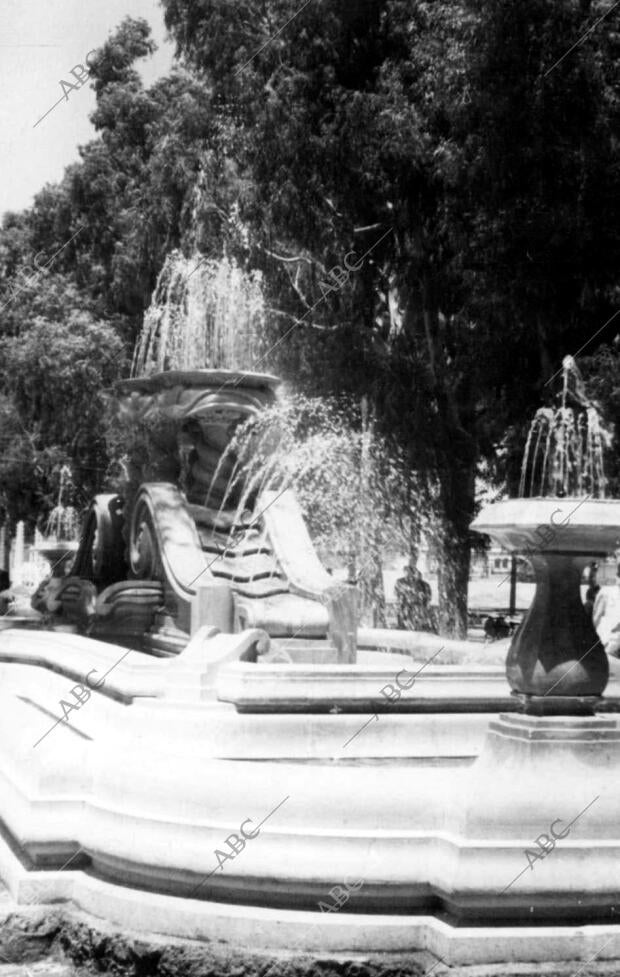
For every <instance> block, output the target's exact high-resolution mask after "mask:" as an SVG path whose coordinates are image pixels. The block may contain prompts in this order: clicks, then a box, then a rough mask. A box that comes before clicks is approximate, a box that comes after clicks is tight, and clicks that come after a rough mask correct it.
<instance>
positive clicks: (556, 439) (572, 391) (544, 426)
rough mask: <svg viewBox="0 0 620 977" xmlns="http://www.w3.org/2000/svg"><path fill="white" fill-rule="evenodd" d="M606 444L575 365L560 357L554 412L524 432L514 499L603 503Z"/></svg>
mask: <svg viewBox="0 0 620 977" xmlns="http://www.w3.org/2000/svg"><path fill="white" fill-rule="evenodd" d="M608 443H609V435H608V433H607V431H606V430H605V429H604V427H603V425H602V423H601V419H600V417H599V414H598V411H597V409H596V407H595V405H594V404H593V403H592V401H590V400H589V399H588V396H587V394H586V391H585V387H584V384H583V380H582V377H581V374H580V373H579V370H578V369H577V366H576V364H575V361H574V359H573V358H572V356H565V357H564V359H563V361H562V391H561V394H560V403H559V406H558V407H555V408H553V407H541V408H540V410H538V411H537V412H536V415H535V417H534V420H533V421H532V424H531V426H530V430H529V432H528V436H527V441H526V444H525V451H524V453H523V462H522V464H521V481H520V483H519V495H520V496H522V497H523V496H530V497H533V496H541V495H547V496H549V495H551V496H558V497H561V498H563V497H565V496H571V497H578V498H580V497H583V496H586V495H587V496H590V497H592V498H604V496H605V484H606V479H605V471H604V468H603V449H604V448H605V447H606V446H607V445H608Z"/></svg>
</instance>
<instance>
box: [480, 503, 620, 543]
mask: <svg viewBox="0 0 620 977" xmlns="http://www.w3.org/2000/svg"><path fill="white" fill-rule="evenodd" d="M471 528H472V529H473V530H474V531H475V532H478V533H486V534H487V535H488V536H491V537H492V539H494V540H495V541H496V542H497V543H499V545H500V546H503V547H504V549H506V550H508V551H510V552H512V553H531V552H541V551H544V552H550V553H573V554H575V555H577V554H587V555H592V556H604V555H606V554H609V553H613V551H614V550H616V549H618V548H619V547H620V501H619V500H616V499H593V498H589V497H588V496H586V497H585V498H581V499H579V498H568V497H566V498H549V497H544V498H543V497H539V498H527V499H505V500H504V501H502V502H495V503H493V504H492V505H489V506H487V507H486V508H484V509H483V510H482V512H481V513H480V514H479V515H478V516H477V517H476V519H474V521H473V523H472V524H471Z"/></svg>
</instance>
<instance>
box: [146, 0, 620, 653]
mask: <svg viewBox="0 0 620 977" xmlns="http://www.w3.org/2000/svg"><path fill="white" fill-rule="evenodd" d="M164 6H165V10H166V23H167V25H168V27H169V29H170V30H171V31H172V33H173V35H174V36H175V38H176V40H177V45H178V50H179V53H180V54H182V55H183V56H184V57H185V58H186V59H187V60H188V61H189V62H190V63H191V64H193V65H194V66H195V67H196V69H197V70H198V71H199V72H200V73H201V75H203V76H204V77H206V78H207V79H208V81H209V83H210V85H211V86H212V89H213V104H214V107H217V109H218V111H219V113H220V116H221V119H222V131H225V132H226V133H227V134H228V136H227V138H228V139H229V140H230V141H231V143H232V145H233V146H234V147H235V151H236V154H237V158H238V159H239V160H240V161H241V168H242V170H244V171H245V172H248V173H251V180H250V181H249V191H248V192H247V193H246V196H245V198H244V200H243V207H242V217H243V218H244V219H246V220H247V221H248V222H249V224H250V226H251V228H252V231H253V235H254V241H255V244H254V260H255V261H257V262H258V263H261V264H262V265H263V266H264V267H267V269H268V272H269V275H268V277H269V278H270V279H271V281H272V284H273V288H274V294H275V296H277V299H278V303H279V304H278V308H279V310H280V311H281V313H283V317H284V324H283V326H282V329H281V337H282V340H283V339H284V337H287V343H284V341H282V342H281V343H280V345H279V351H280V352H282V354H283V355H282V356H281V361H282V363H283V368H284V369H285V371H286V372H288V373H289V375H290V374H291V373H298V372H299V371H300V368H301V370H303V372H304V373H305V376H306V378H307V380H308V381H309V383H310V384H311V385H314V386H315V388H318V389H319V390H325V389H330V388H332V389H334V388H336V389H338V388H340V389H341V388H342V387H344V388H345V389H347V390H350V391H351V392H355V393H357V394H358V395H359V394H360V393H361V391H364V392H367V393H368V394H369V395H370V396H371V398H372V400H373V403H374V405H375V407H376V411H377V418H378V424H379V425H380V426H381V427H382V428H383V430H384V431H386V432H388V431H393V432H396V434H397V437H398V439H399V441H400V444H401V445H402V448H403V450H404V451H405V454H406V457H407V460H408V463H409V465H410V466H411V468H412V469H415V470H416V471H418V472H420V473H422V474H423V475H424V477H425V478H426V480H427V483H428V485H429V491H430V494H431V497H432V499H433V502H434V509H435V512H436V516H437V521H436V526H437V532H436V535H437V542H438V546H439V556H440V579H439V590H440V625H441V628H442V631H443V633H456V634H463V633H464V631H465V627H466V594H467V580H468V569H469V528H468V527H469V523H470V521H471V519H472V517H473V515H474V512H475V474H476V470H477V467H478V465H479V463H480V460H481V459H482V458H486V459H488V461H489V462H490V463H493V462H496V461H497V448H498V445H499V444H500V443H501V442H502V441H503V440H504V439H505V431H506V428H507V427H511V426H512V428H513V429H514V432H515V434H516V435H518V434H519V433H520V432H521V430H522V425H523V416H524V413H525V412H528V411H529V410H532V409H533V407H534V405H537V402H538V400H539V398H540V396H541V388H542V386H543V384H544V382H545V380H546V379H547V378H548V377H549V376H550V373H551V372H552V371H550V370H549V369H548V368H549V366H550V364H551V363H552V362H553V361H554V356H555V355H557V354H556V351H559V350H560V349H563V347H564V344H565V343H566V342H567V341H569V333H568V332H567V329H566V323H565V319H564V318H563V316H564V314H565V313H566V310H567V307H568V305H569V304H570V301H571V299H574V298H575V297H576V294H577V292H578V288H577V287H575V288H573V289H571V290H569V294H567V293H566V290H563V286H562V282H563V278H564V276H565V274H566V271H567V269H569V270H572V271H575V272H579V270H580V269H582V268H583V271H584V280H582V282H581V285H582V286H583V288H582V293H581V297H582V301H581V305H580V309H579V314H580V321H581V322H583V319H584V315H585V316H587V317H589V318H590V320H592V319H593V318H594V316H595V315H596V310H597V309H598V310H600V309H601V308H602V307H603V306H604V305H605V303H606V301H608V296H609V294H610V289H611V288H612V286H613V285H614V284H615V281H616V274H615V271H614V270H613V265H614V261H613V260H612V261H607V260H605V261H604V262H603V265H602V267H600V268H598V266H597V262H596V251H595V249H594V248H593V242H594V241H595V238H596V228H597V221H598V219H599V218H601V217H603V216H604V215H603V211H604V210H605V208H607V207H608V208H609V212H610V213H611V214H615V208H616V207H617V186H616V179H617V177H616V171H617V170H618V167H617V151H616V148H615V141H614V136H613V132H614V125H615V122H616V109H615V103H614V95H613V93H614V91H616V85H615V81H616V79H615V71H616V68H615V67H612V68H608V67H605V65H604V59H605V54H606V53H607V47H608V46H609V45H608V43H607V41H603V42H600V40H599V42H598V47H597V39H596V38H595V37H594V38H593V37H591V38H590V39H589V41H588V43H587V44H585V45H582V46H581V47H580V48H579V49H578V50H577V51H576V52H575V53H574V55H573V56H572V57H573V61H572V67H570V66H567V67H566V68H565V69H563V70H562V73H561V74H560V75H558V76H557V78H553V80H552V83H547V82H546V81H545V80H544V72H545V70H546V68H547V67H548V66H549V65H552V64H553V63H554V61H555V60H557V58H558V57H560V53H561V51H562V49H563V50H567V49H568V47H570V45H571V44H572V43H573V42H574V39H575V38H578V37H579V36H580V34H583V32H584V30H585V27H586V26H588V25H587V24H586V20H587V14H588V7H589V5H588V4H580V5H574V4H573V5H570V7H569V10H568V12H567V10H566V6H565V5H562V6H560V5H554V4H548V3H547V2H546V0H529V2H525V3H521V4H515V3H514V2H512V0H500V2H499V3H497V2H495V0H493V2H491V0H476V2H473V0H472V2H471V3H469V2H465V0H463V2H459V3H455V4H437V3H428V2H424V0H417V2H415V3H411V2H405V0H363V2H359V3H355V4H347V5H342V4H339V3H336V2H335V0H323V2H316V3H313V4H311V5H308V6H306V7H304V8H302V10H301V11H300V12H299V13H298V14H297V15H296V16H294V17H293V19H291V13H294V11H291V5H290V3H288V2H285V0H272V2H268V3H261V4H260V5H259V4H256V3H254V2H251V0H245V2H240V3H238V4H235V5H234V6H233V5H231V4H229V3H227V2H225V0H206V2H203V3H201V4H200V5H197V4H193V3H189V2H188V0H164ZM617 17H618V14H617V12H616V13H615V14H614V18H615V20H616V21H617ZM284 24H286V27H285V29H283V30H281V31H279V30H278V28H279V27H280V26H282V25H284ZM539 29H540V30H539ZM607 33H609V32H608V31H606V36H607ZM569 38H570V41H569ZM565 42H569V43H566V46H565V47H564V48H563V45H564V44H565ZM559 52H560V53H559ZM545 85H546V86H547V87H546V88H545ZM541 92H542V94H541ZM576 100H577V101H576ZM575 105H577V107H578V120H577V121H574V120H573V119H572V118H571V112H572V111H573V109H574V107H575ZM515 120H517V121H516V124H515ZM231 133H232V135H231ZM599 151H601V155H600V156H599V155H598V153H599ZM559 163H561V165H558V164H559ZM601 177H602V178H603V182H602V184H601V182H600V180H601ZM530 179H531V180H532V181H533V182H528V181H529V180H530ZM597 186H598V188H599V189H598V191H596V190H595V188H596V187H597ZM578 188H582V189H583V194H582V196H581V197H580V198H579V204H580V206H579V207H577V208H575V207H574V206H573V207H572V209H571V206H570V201H571V197H574V194H575V192H576V191H577V190H578ZM543 204H544V207H543V210H542V211H540V212H539V210H538V208H540V207H541V205H543ZM605 220H606V227H608V228H609V232H610V234H611V231H612V229H613V227H614V226H617V222H614V220H610V219H608V218H605ZM515 221H516V222H517V223H516V226H517V234H516V235H515ZM515 237H516V251H517V255H518V263H517V269H516V274H515V268H514V264H513V262H512V259H513V252H514V250H515ZM606 237H607V235H606ZM548 243H552V245H553V249H552V251H553V253H552V254H551V256H550V259H549V262H548V265H547V264H546V265H545V268H544V269H543V268H542V267H541V268H540V269H539V271H538V273H537V274H536V275H534V276H533V278H532V276H531V275H528V271H529V268H528V264H530V263H531V262H530V259H529V258H528V256H527V252H528V248H531V247H534V246H535V247H536V248H537V249H540V248H542V249H543V250H544V248H545V247H546V246H547V244H548ZM584 249H585V250H586V251H587V259H584ZM616 249H617V244H616V243H614V246H613V251H614V255H615V254H616ZM352 253H355V255H356V256H357V257H359V256H361V255H365V259H364V260H363V261H360V262H358V268H357V270H356V272H355V274H350V275H347V276H342V275H341V274H340V272H341V271H342V267H343V262H344V258H345V255H347V254H348V255H351V254H352ZM536 253H537V255H538V256H539V252H538V250H537V252H536ZM615 265H616V266H617V261H615ZM334 266H337V268H338V271H337V277H338V278H339V279H340V280H341V287H340V288H338V289H334V290H333V292H332V293H327V294H326V292H325V290H324V289H321V288H320V283H321V281H322V280H324V278H325V273H326V272H329V269H331V268H333V267H334ZM597 268H598V271H597V270H596V269H597ZM549 279H551V280H549ZM287 283H288V289H287V287H286V286H287ZM318 303H320V307H319V305H318ZM287 317H288V319H287ZM572 322H573V323H575V326H576V322H577V316H576V315H575V314H574V315H573V317H572ZM573 334H574V333H573ZM289 338H290V339H291V340H293V341H291V342H289ZM284 351H286V352H284ZM513 454H514V452H513Z"/></svg>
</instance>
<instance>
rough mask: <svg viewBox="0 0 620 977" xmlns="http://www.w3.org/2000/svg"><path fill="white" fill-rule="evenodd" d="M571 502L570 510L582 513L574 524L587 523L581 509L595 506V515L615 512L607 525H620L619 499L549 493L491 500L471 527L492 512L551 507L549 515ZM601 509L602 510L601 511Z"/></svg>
mask: <svg viewBox="0 0 620 977" xmlns="http://www.w3.org/2000/svg"><path fill="white" fill-rule="evenodd" d="M572 503H577V505H576V506H575V508H574V509H573V510H572V511H571V513H570V515H572V514H573V512H577V510H579V511H580V512H581V513H582V515H581V517H580V518H579V519H578V520H576V524H579V525H584V524H585V525H589V524H590V520H587V519H586V520H585V521H583V510H584V509H585V512H586V513H587V512H588V509H589V508H590V507H593V508H597V509H598V512H597V516H598V517H599V518H600V516H601V514H602V512H605V511H607V512H608V513H609V515H611V514H612V513H613V514H615V518H616V521H614V522H613V523H612V522H611V521H610V522H609V523H608V524H607V525H618V526H620V517H619V516H618V512H620V499H598V498H591V497H589V496H587V495H586V496H578V495H565V496H551V495H531V496H527V497H523V498H522V497H519V498H512V499H499V500H498V501H497V502H491V503H489V505H486V506H484V508H483V509H482V510H481V511H480V512H479V513H478V515H477V516H476V518H475V519H474V521H473V522H472V524H471V526H472V528H475V529H477V528H478V526H479V525H481V524H482V517H483V516H487V515H488V514H491V513H492V514H493V515H494V516H497V515H498V514H499V512H500V511H501V512H506V511H517V512H522V511H523V510H524V509H527V510H534V511H547V510H549V509H552V513H551V515H553V514H554V513H555V512H557V511H558V509H561V507H562V506H563V505H566V504H569V505H572ZM601 510H602V511H601ZM490 524H491V525H498V526H499V525H503V523H500V522H496V521H495V519H494V520H493V521H492V522H491V523H490ZM521 524H523V523H521ZM574 524H575V523H574ZM557 525H558V526H559V525H560V524H559V523H558V524H557Z"/></svg>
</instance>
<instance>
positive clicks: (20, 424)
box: [0, 312, 122, 525]
mask: <svg viewBox="0 0 620 977" xmlns="http://www.w3.org/2000/svg"><path fill="white" fill-rule="evenodd" d="M121 353H122V344H121V341H120V340H119V338H118V336H117V335H116V334H115V333H114V331H113V329H111V328H110V326H108V325H106V324H105V323H101V322H96V321H93V320H92V319H91V318H90V317H89V315H88V314H87V313H84V312H82V313H71V314H70V315H69V317H68V320H67V321H66V322H65V323H58V322H53V321H49V320H45V319H43V318H40V317H39V318H37V319H35V320H34V322H33V323H32V324H31V325H30V328H28V329H27V330H24V332H23V333H22V334H21V335H20V336H19V337H6V338H4V339H3V340H2V341H1V342H0V364H1V366H0V389H1V390H2V391H3V394H2V397H1V398H0V420H1V429H2V435H3V441H4V445H3V448H4V450H3V452H2V454H1V455H0V494H1V497H2V499H3V505H4V509H5V514H6V516H7V517H8V520H9V522H10V523H11V524H14V523H15V522H16V521H18V520H19V519H24V520H27V521H28V522H29V523H30V524H31V525H33V524H35V523H38V524H39V525H44V524H45V521H46V517H47V515H49V512H50V510H51V509H52V507H53V506H54V505H55V504H56V501H57V493H58V483H59V478H60V474H61V470H62V467H63V466H68V467H69V468H70V469H71V472H72V476H73V497H71V498H70V497H67V498H65V500H64V501H65V503H67V504H77V505H79V506H81V507H83V505H84V503H85V501H86V500H87V499H88V498H89V497H90V495H92V494H93V493H94V492H95V491H97V490H98V489H99V488H100V487H101V484H102V481H103V474H104V471H105V469H106V465H107V456H106V452H105V441H104V431H103V415H104V411H105V393H104V391H105V388H106V387H107V386H108V385H109V384H110V383H111V381H112V380H113V379H114V378H115V377H116V375H117V362H115V360H116V361H118V358H119V357H120V355H121ZM78 489H79V491H78Z"/></svg>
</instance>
